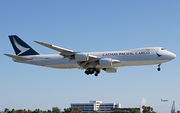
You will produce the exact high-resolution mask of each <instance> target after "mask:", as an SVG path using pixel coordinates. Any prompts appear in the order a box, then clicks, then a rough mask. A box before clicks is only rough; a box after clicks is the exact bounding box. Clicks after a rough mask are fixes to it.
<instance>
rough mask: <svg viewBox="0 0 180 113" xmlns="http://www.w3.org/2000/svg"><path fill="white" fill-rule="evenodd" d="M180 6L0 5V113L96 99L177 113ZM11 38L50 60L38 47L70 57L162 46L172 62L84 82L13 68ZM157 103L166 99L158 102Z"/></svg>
mask: <svg viewBox="0 0 180 113" xmlns="http://www.w3.org/2000/svg"><path fill="white" fill-rule="evenodd" d="M179 5H180V1H177V0H174V1H167V0H158V1H153V0H149V1H143V0H137V1H125V0H114V1H110V0H109V1H108V0H103V1H102V0H99V1H97V0H91V1H87V0H86V1H84V0H77V1H58V0H55V1H44V0H38V1H35V0H33V1H23V0H19V1H0V15H1V16H0V17H1V19H0V31H1V33H0V37H1V44H0V54H1V55H0V58H1V66H0V70H1V71H0V90H1V91H0V111H2V110H4V108H9V109H12V108H15V109H31V110H34V109H36V108H40V109H43V110H47V109H51V108H52V107H56V106H57V107H59V108H61V109H63V108H68V107H70V103H76V102H84V103H86V102H89V101H90V100H101V101H103V102H115V103H121V104H122V107H139V106H140V105H141V100H144V101H143V103H144V104H145V105H150V106H152V107H153V108H154V109H155V111H157V112H158V113H169V112H170V109H171V105H172V101H173V100H175V101H176V109H177V110H180V98H179V95H180V90H179V86H180V82H179V80H180V76H179V73H180V70H179V63H180V59H179V57H178V56H180V51H179V44H180V38H179V37H180V13H179V12H180V7H179ZM11 34H16V35H18V36H19V37H21V38H22V39H23V40H24V41H26V42H27V43H28V44H29V45H31V46H32V47H33V48H34V49H35V50H37V51H38V52H40V53H58V52H56V51H53V50H50V49H48V48H45V47H42V46H40V45H38V44H36V43H34V42H33V41H34V40H38V41H43V42H48V43H52V44H54V45H58V46H61V47H65V48H68V49H73V50H76V51H110V50H126V49H132V48H139V47H150V46H163V47H165V48H166V49H168V50H170V51H172V52H174V53H175V54H176V55H177V58H176V59H175V60H173V61H171V62H168V63H165V64H163V65H162V66H161V68H162V71H161V72H158V71H157V70H156V68H157V65H153V66H139V67H121V68H119V69H118V73H115V74H107V73H105V72H102V73H101V74H100V75H99V76H98V77H94V76H86V75H85V74H84V71H81V70H78V69H71V70H62V69H51V68H45V67H38V66H32V65H26V64H20V63H14V62H13V61H12V60H11V59H10V58H8V57H6V56H4V55H3V54H4V53H11V54H12V53H13V54H14V51H13V49H12V47H11V44H10V42H9V39H8V35H11ZM160 99H168V100H169V101H168V102H166V103H165V102H164V103H163V102H161V101H160Z"/></svg>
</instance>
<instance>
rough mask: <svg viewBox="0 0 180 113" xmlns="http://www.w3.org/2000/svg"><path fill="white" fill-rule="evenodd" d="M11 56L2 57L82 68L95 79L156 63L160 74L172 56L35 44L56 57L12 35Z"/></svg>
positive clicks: (158, 50) (154, 50)
mask: <svg viewBox="0 0 180 113" xmlns="http://www.w3.org/2000/svg"><path fill="white" fill-rule="evenodd" d="M9 39H10V42H11V44H12V47H13V48H14V51H15V54H16V55H12V54H5V55H6V56H9V57H11V58H12V59H13V61H15V62H20V63H26V64H32V65H38V66H45V67H51V68H61V69H70V68H79V69H85V74H87V75H90V74H94V75H95V76H98V74H99V73H100V72H101V70H104V71H106V72H107V73H116V72H117V69H118V67H121V66H140V65H154V64H157V65H158V68H157V70H158V71H160V70H161V68H160V65H161V64H162V63H165V62H168V61H170V60H173V59H174V58H175V57H176V55H175V54H174V53H172V52H170V51H168V50H166V49H165V48H163V47H145V48H137V49H130V50H125V51H106V52H77V51H74V50H70V49H66V48H62V47H58V46H55V45H52V44H48V43H44V42H39V41H35V42H36V43H38V44H40V45H42V46H45V47H48V48H50V49H53V50H55V51H57V52H59V54H40V53H39V52H37V51H35V50H34V49H33V48H32V47H30V46H29V45H28V44H26V43H25V42H24V41H23V40H21V39H20V38H19V37H18V36H16V35H10V36H9Z"/></svg>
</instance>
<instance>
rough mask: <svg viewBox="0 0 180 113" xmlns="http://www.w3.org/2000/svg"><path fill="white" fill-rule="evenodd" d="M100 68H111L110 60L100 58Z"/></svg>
mask: <svg viewBox="0 0 180 113" xmlns="http://www.w3.org/2000/svg"><path fill="white" fill-rule="evenodd" d="M99 65H100V66H112V59H111V58H101V59H99Z"/></svg>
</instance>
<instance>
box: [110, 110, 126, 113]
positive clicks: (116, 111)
mask: <svg viewBox="0 0 180 113" xmlns="http://www.w3.org/2000/svg"><path fill="white" fill-rule="evenodd" d="M112 113H128V112H127V111H126V110H123V111H122V110H115V111H113V112H112Z"/></svg>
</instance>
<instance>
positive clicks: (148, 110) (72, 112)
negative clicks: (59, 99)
mask: <svg viewBox="0 0 180 113" xmlns="http://www.w3.org/2000/svg"><path fill="white" fill-rule="evenodd" d="M142 108H143V111H142V113H156V112H155V111H153V108H152V107H150V106H142ZM4 112H5V113H82V110H81V109H79V108H65V109H64V111H61V110H60V109H59V108H58V107H53V108H52V110H40V109H35V110H33V111H32V110H26V109H19V110H15V109H12V110H9V109H8V108H5V109H4ZM88 113H99V112H97V111H93V112H88ZM111 113H140V111H139V110H137V109H135V108H131V109H130V111H126V110H115V111H112V112H111ZM178 113H179V112H178Z"/></svg>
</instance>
